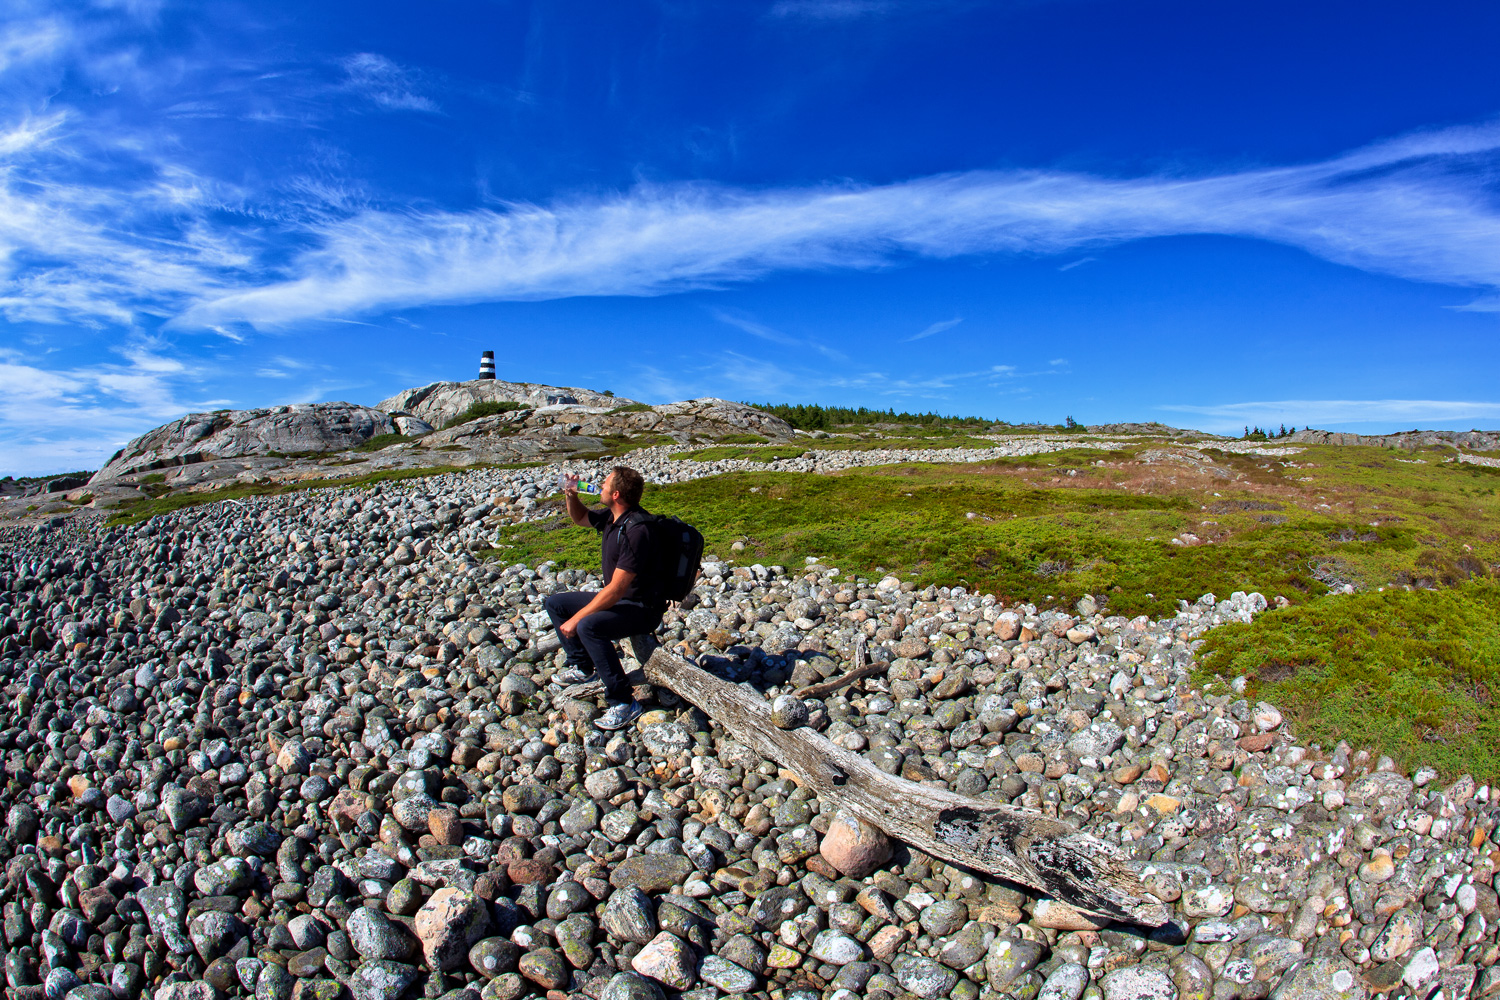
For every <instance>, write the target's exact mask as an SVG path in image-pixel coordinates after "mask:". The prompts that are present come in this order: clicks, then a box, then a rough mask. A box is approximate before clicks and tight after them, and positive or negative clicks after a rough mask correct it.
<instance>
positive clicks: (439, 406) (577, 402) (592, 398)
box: [375, 379, 635, 427]
mask: <svg viewBox="0 0 1500 1000" xmlns="http://www.w3.org/2000/svg"><path fill="white" fill-rule="evenodd" d="M475 403H521V404H524V405H526V406H530V407H543V406H586V407H601V408H603V409H606V410H611V409H615V408H616V407H620V406H628V405H633V404H635V400H632V399H620V398H617V397H615V396H611V395H608V394H606V393H602V392H595V391H594V390H592V389H579V388H576V387H567V388H564V387H560V386H555V385H542V384H540V383H537V382H501V381H499V380H498V379H475V380H473V381H470V382H434V383H432V384H431V385H424V386H420V387H418V388H415V389H406V390H403V391H401V392H398V393H396V395H394V396H392V397H391V398H390V399H386V400H382V401H381V402H379V403H377V404H375V405H376V408H377V409H380V410H384V411H385V412H386V413H409V414H411V415H412V416H414V417H419V418H421V419H422V420H425V421H427V423H429V424H431V425H432V426H434V427H443V426H445V425H446V424H447V423H448V422H449V421H451V420H452V419H453V418H454V417H456V416H458V415H459V414H460V413H463V412H464V411H465V410H467V409H468V408H469V407H470V406H473V405H474V404H475Z"/></svg>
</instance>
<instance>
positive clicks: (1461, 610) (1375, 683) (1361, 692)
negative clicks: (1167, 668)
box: [1198, 582, 1500, 783]
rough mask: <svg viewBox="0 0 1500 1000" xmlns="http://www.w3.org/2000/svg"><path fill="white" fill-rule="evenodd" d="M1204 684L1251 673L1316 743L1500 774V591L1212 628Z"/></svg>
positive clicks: (1329, 609) (1350, 599) (1373, 597)
mask: <svg viewBox="0 0 1500 1000" xmlns="http://www.w3.org/2000/svg"><path fill="white" fill-rule="evenodd" d="M1200 652H1201V657H1202V664H1203V666H1202V669H1201V671H1200V677H1199V678H1198V680H1199V681H1200V682H1201V681H1204V680H1206V679H1207V678H1208V677H1209V676H1210V675H1212V674H1220V675H1224V676H1228V677H1239V676H1243V677H1245V678H1247V679H1248V681H1249V684H1248V686H1247V695H1248V696H1249V697H1251V698H1264V699H1266V700H1268V701H1271V702H1273V703H1274V704H1276V705H1277V706H1279V707H1280V708H1282V709H1283V710H1285V711H1289V712H1291V713H1292V715H1293V717H1294V718H1295V720H1296V723H1297V727H1298V733H1299V736H1300V737H1301V738H1302V739H1303V740H1305V741H1317V742H1321V743H1322V744H1323V745H1324V746H1332V745H1333V744H1334V743H1335V742H1337V741H1338V740H1340V739H1347V740H1349V741H1350V742H1351V743H1352V744H1354V745H1355V746H1365V747H1370V748H1371V749H1372V750H1374V751H1375V752H1377V753H1384V754H1389V755H1390V756H1391V757H1393V758H1395V760H1396V761H1397V763H1398V764H1400V765H1401V766H1402V767H1403V768H1408V769H1410V768H1414V767H1416V766H1419V765H1422V764H1430V765H1432V766H1435V767H1437V768H1438V769H1439V770H1440V771H1442V772H1443V773H1444V775H1445V776H1446V777H1447V778H1449V779H1451V778H1454V777H1456V776H1457V775H1459V774H1462V773H1465V772H1467V773H1469V774H1472V775H1474V777H1475V778H1476V779H1478V780H1479V781H1480V782H1482V783H1490V782H1495V781H1497V780H1500V710H1497V706H1496V704H1495V700H1494V694H1493V692H1495V691H1497V690H1500V687H1497V685H1500V587H1497V586H1495V585H1494V584H1492V583H1489V582H1471V583H1464V584H1461V585H1459V586H1457V587H1454V588H1451V589H1448V590H1441V591H1414V592H1406V591H1401V590H1397V591H1386V592H1384V593H1365V594H1355V595H1352V596H1347V597H1329V598H1324V599H1322V600H1319V601H1315V602H1312V603H1310V604H1308V605H1306V606H1304V607H1298V608H1285V609H1281V610H1277V611H1272V612H1267V613H1266V614H1263V615H1261V616H1260V617H1259V618H1257V619H1256V620H1255V622H1253V623H1252V624H1249V625H1227V626H1223V627H1221V628H1218V629H1215V630H1214V631H1212V632H1210V633H1209V634H1208V637H1207V638H1206V639H1205V641H1204V644H1203V646H1202V649H1201V651H1200Z"/></svg>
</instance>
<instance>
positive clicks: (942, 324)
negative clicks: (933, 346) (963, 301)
mask: <svg viewBox="0 0 1500 1000" xmlns="http://www.w3.org/2000/svg"><path fill="white" fill-rule="evenodd" d="M963 321H964V318H963V317H962V316H955V317H953V318H952V319H944V320H939V321H938V322H936V323H931V324H929V325H927V326H925V327H923V328H922V329H921V330H920V331H918V332H917V333H914V334H912V335H911V336H910V337H907V338H906V340H905V343H908V344H909V343H911V342H912V341H913V340H926V339H927V338H928V337H933V336H936V335H937V334H939V333H942V332H944V331H945V330H951V329H953V328H954V327H955V326H957V325H958V324H960V323H962V322H963Z"/></svg>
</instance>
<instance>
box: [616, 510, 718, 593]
mask: <svg viewBox="0 0 1500 1000" xmlns="http://www.w3.org/2000/svg"><path fill="white" fill-rule="evenodd" d="M631 522H634V523H638V524H643V525H645V527H646V536H647V537H648V538H649V539H650V547H651V551H650V552H649V553H648V555H647V559H648V561H649V563H650V566H651V569H650V574H651V577H650V580H649V581H648V583H649V585H650V589H651V592H652V593H653V594H654V595H655V596H656V597H657V598H659V599H661V600H663V601H680V600H682V599H683V598H685V597H687V595H688V594H690V593H691V592H692V590H693V584H695V583H697V582H698V569H699V565H700V564H701V563H702V561H703V532H701V531H699V530H698V529H697V528H695V527H693V526H692V525H691V524H688V523H687V522H686V521H684V520H682V519H681V518H678V517H672V516H669V515H666V514H652V513H649V512H648V511H644V510H636V511H634V512H632V513H631V514H630V516H629V517H627V518H624V519H622V520H621V523H620V528H619V530H620V542H621V543H622V544H623V543H624V541H625V538H624V534H625V528H626V525H627V523H631Z"/></svg>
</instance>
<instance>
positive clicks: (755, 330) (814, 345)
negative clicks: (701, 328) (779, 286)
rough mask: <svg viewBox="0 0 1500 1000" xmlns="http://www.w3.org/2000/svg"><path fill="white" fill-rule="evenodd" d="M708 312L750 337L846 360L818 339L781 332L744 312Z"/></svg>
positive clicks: (832, 358)
mask: <svg viewBox="0 0 1500 1000" xmlns="http://www.w3.org/2000/svg"><path fill="white" fill-rule="evenodd" d="M709 312H710V313H711V314H712V315H713V317H714V319H716V320H718V321H719V322H720V323H724V324H726V325H728V326H732V327H734V328H735V329H737V330H742V331H744V332H745V333H748V334H750V336H752V337H758V338H759V339H761V340H765V341H769V342H770V343H773V344H780V345H781V346H783V347H795V348H800V349H805V350H812V351H816V352H817V353H819V354H821V355H823V356H824V357H825V358H828V359H829V360H830V361H847V360H848V356H847V355H845V354H844V353H843V352H842V351H836V350H834V349H833V348H831V347H829V346H828V345H827V344H822V343H819V342H818V341H816V340H813V339H811V338H807V337H794V336H792V335H791V334H788V333H783V332H782V331H780V330H778V329H776V328H775V327H770V326H767V325H766V324H764V323H761V322H759V321H757V320H755V319H753V318H751V317H750V316H747V315H745V314H744V313H740V312H736V311H734V310H729V309H711V310H709Z"/></svg>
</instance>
